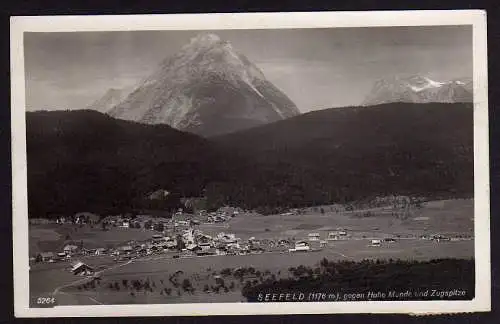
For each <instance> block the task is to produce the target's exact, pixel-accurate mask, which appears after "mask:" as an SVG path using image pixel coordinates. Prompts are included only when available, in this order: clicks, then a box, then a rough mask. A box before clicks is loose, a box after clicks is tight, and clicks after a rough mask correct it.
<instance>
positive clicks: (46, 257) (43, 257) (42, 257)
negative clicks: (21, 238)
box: [37, 252, 54, 262]
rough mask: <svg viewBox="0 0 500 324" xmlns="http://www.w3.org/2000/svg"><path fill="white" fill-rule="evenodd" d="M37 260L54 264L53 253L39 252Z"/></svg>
mask: <svg viewBox="0 0 500 324" xmlns="http://www.w3.org/2000/svg"><path fill="white" fill-rule="evenodd" d="M37 260H38V261H41V262H54V253H52V252H41V253H39V254H38V255H37Z"/></svg>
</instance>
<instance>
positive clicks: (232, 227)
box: [30, 200, 474, 304]
mask: <svg viewBox="0 0 500 324" xmlns="http://www.w3.org/2000/svg"><path fill="white" fill-rule="evenodd" d="M473 206H474V204H473V200H448V201H437V202H429V203H426V204H425V205H424V206H423V208H421V209H416V210H412V212H411V214H410V215H409V216H408V217H406V218H404V219H401V218H398V217H396V216H394V215H393V214H391V211H390V210H389V211H388V210H384V209H382V208H378V209H370V210H362V211H361V210H354V211H351V212H345V211H344V212H336V211H335V209H333V208H332V209H333V210H331V209H330V208H329V207H328V206H323V209H324V213H322V212H320V211H319V209H316V210H313V209H311V210H309V211H308V212H307V213H306V214H305V215H287V216H283V215H271V216H261V215H252V216H246V217H235V218H233V219H231V220H230V221H229V222H228V223H227V224H213V225H206V224H202V225H199V226H198V228H199V229H200V230H202V231H203V232H205V233H207V234H211V235H215V234H216V233H219V232H226V233H234V234H236V236H237V237H240V238H241V239H243V240H247V239H248V238H249V237H252V236H254V237H256V238H259V239H265V238H269V239H275V240H276V239H280V238H289V239H295V240H298V239H303V238H305V237H307V234H308V233H311V232H317V233H320V235H321V237H322V239H323V238H325V237H326V235H327V234H328V232H329V231H332V230H336V229H338V228H342V229H343V230H345V231H347V232H348V233H349V234H350V238H349V239H348V240H345V241H332V242H329V243H328V246H327V247H324V248H323V249H322V250H321V251H315V252H307V253H288V252H285V253H279V252H269V253H263V254H251V255H234V256H233V255H226V256H207V257H190V258H178V259H173V258H172V254H168V253H165V254H160V255H153V256H148V257H144V258H138V259H134V260H131V261H129V262H124V261H122V262H121V263H117V262H116V261H114V260H113V259H112V258H111V257H109V256H103V257H96V256H93V257H83V258H79V259H81V260H82V261H84V262H86V263H87V264H89V265H91V266H93V267H94V268H95V269H96V271H98V272H100V277H101V280H100V281H99V285H97V286H95V287H93V288H82V287H81V285H82V283H85V282H86V281H88V280H87V279H85V277H79V276H74V275H72V274H71V273H70V272H69V271H68V267H69V262H57V263H49V264H43V263H42V264H35V265H33V266H32V267H31V271H30V292H31V296H32V297H34V298H35V297H39V296H47V295H51V294H53V293H54V292H55V293H56V295H57V298H58V300H59V303H60V304H99V303H104V304H124V303H182V302H237V301H243V299H242V296H241V288H242V286H243V284H244V281H245V280H246V279H245V280H242V281H240V280H233V279H232V280H231V281H234V286H232V287H231V289H229V290H228V291H221V292H220V293H215V292H212V291H211V288H212V287H213V286H214V285H216V279H215V276H216V275H218V274H219V273H220V271H221V270H223V269H225V268H233V269H234V268H238V267H253V268H255V269H257V270H258V271H261V272H265V271H269V273H272V274H274V275H275V276H277V277H278V278H280V277H286V276H288V275H289V273H288V269H289V268H290V267H297V266H300V265H306V266H315V265H316V264H317V263H318V262H319V261H320V260H321V259H322V258H327V259H328V260H331V261H335V260H352V261H360V260H363V259H394V260H396V259H403V260H430V259H438V258H458V259H473V258H474V240H473V215H474V210H473ZM366 211H370V216H369V217H362V215H363V214H364V213H366ZM76 227H77V226H75V225H62V226H61V225H54V224H51V225H33V226H31V227H30V248H33V249H35V248H37V249H42V250H47V249H49V247H50V249H52V250H57V249H61V248H62V245H63V244H65V243H66V241H67V240H65V238H66V236H67V235H70V236H71V239H72V240H73V241H75V242H79V241H83V243H84V246H85V247H89V248H92V247H103V246H104V247H105V246H116V245H119V244H123V243H125V242H128V241H131V240H137V241H140V240H145V239H149V238H151V236H152V234H153V233H154V232H153V231H150V230H142V229H123V228H111V229H110V230H109V231H102V229H101V228H100V227H99V226H94V228H91V227H89V226H84V227H81V228H80V227H78V228H77V230H75V228H76ZM436 233H440V234H445V235H450V236H454V235H457V236H463V237H468V238H469V239H462V240H457V241H441V242H435V241H431V240H424V239H420V238H419V237H420V236H421V235H430V234H436ZM385 237H397V238H398V239H397V240H396V242H383V243H382V245H381V246H379V247H373V246H370V239H373V238H385ZM50 249H49V250H50ZM101 271H102V272H101ZM177 271H181V272H182V273H181V274H179V275H178V280H180V281H182V280H184V279H188V280H189V281H190V282H191V283H192V285H193V288H194V290H195V291H194V292H186V291H183V289H181V288H179V286H177V287H176V286H175V285H173V283H172V282H170V281H169V278H170V276H171V275H173V274H174V273H175V272H177ZM123 280H126V281H127V282H128V283H130V282H132V281H141V282H145V281H146V280H147V281H148V282H150V283H151V284H153V283H154V285H155V288H154V289H153V291H147V292H144V291H143V290H141V291H136V290H133V289H131V288H129V287H128V286H127V287H125V286H123ZM249 280H256V278H250V279H249ZM116 283H119V284H120V285H122V286H120V287H121V288H120V290H117V289H115V288H110V287H109V285H110V284H112V285H113V284H116ZM205 285H208V286H209V287H210V292H209V293H207V292H205V291H203V290H204V288H205ZM228 286H229V283H228ZM165 289H167V291H165ZM168 289H171V290H170V291H168ZM132 292H133V293H132Z"/></svg>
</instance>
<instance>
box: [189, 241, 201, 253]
mask: <svg viewBox="0 0 500 324" xmlns="http://www.w3.org/2000/svg"><path fill="white" fill-rule="evenodd" d="M186 249H187V250H188V251H199V250H201V248H200V247H199V246H198V245H197V244H193V243H192V244H188V245H187V246H186Z"/></svg>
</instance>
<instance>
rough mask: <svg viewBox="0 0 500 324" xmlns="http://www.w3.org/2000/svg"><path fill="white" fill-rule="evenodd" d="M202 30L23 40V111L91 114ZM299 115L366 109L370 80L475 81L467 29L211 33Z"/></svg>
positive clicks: (30, 35) (65, 35)
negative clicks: (245, 59) (424, 78)
mask: <svg viewBox="0 0 500 324" xmlns="http://www.w3.org/2000/svg"><path fill="white" fill-rule="evenodd" d="M200 32H201V31H113V32H66V33H60V32H58V33H33V32H30V33H25V35H24V50H25V73H26V78H25V79H26V81H25V82H26V106H27V107H26V109H27V110H29V111H34V110H67V109H70V110H72V109H84V108H86V107H87V106H89V105H90V104H91V103H92V102H94V101H95V100H97V99H99V98H100V97H101V96H103V95H104V93H105V92H106V91H107V90H108V89H110V88H118V89H123V88H126V89H133V88H134V86H135V85H137V84H138V83H139V82H140V81H141V80H142V79H144V78H145V77H147V76H148V75H149V74H151V73H152V72H153V71H155V69H156V68H157V67H158V64H159V63H160V62H161V61H162V60H163V59H165V58H166V57H168V56H171V55H173V54H175V53H176V52H177V51H179V50H180V48H181V47H182V46H183V45H185V44H187V43H188V42H189V40H190V39H191V38H192V37H194V36H196V35H197V34H199V33H200ZM211 32H212V33H214V34H216V35H218V36H219V37H220V38H222V39H224V40H227V41H229V42H230V43H231V44H232V45H233V48H235V49H236V50H237V51H238V52H240V53H241V54H244V55H245V56H246V57H248V58H249V60H250V61H251V62H253V63H254V64H256V65H257V66H258V67H259V68H260V69H261V70H262V72H263V73H264V75H265V76H266V78H267V79H268V80H269V81H271V82H272V83H273V84H274V85H276V86H277V87H278V88H279V89H281V90H282V91H283V92H284V93H285V94H286V95H287V96H288V97H289V98H290V99H291V100H292V101H294V102H295V104H296V105H297V107H298V108H299V109H300V110H301V111H302V112H308V111H312V110H318V109H325V108H332V107H343V106H353V105H359V104H361V102H362V101H363V99H364V98H365V97H366V95H367V94H368V93H369V92H370V90H371V87H372V86H373V83H374V82H375V81H377V80H379V79H384V78H389V77H392V76H395V75H399V76H407V75H415V74H419V75H422V76H427V77H429V78H431V79H434V80H437V81H446V80H450V79H454V78H462V77H468V78H472V28H471V27H470V26H427V27H422V26H420V27H369V28H367V27H361V28H325V29H281V30H277V29H271V30H270V29H263V30H218V31H211Z"/></svg>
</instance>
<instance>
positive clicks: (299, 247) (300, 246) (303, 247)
mask: <svg viewBox="0 0 500 324" xmlns="http://www.w3.org/2000/svg"><path fill="white" fill-rule="evenodd" d="M310 249H311V248H310V246H309V243H307V242H306V241H297V242H295V247H294V248H293V249H289V250H288V251H289V252H307V251H309V250H310Z"/></svg>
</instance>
